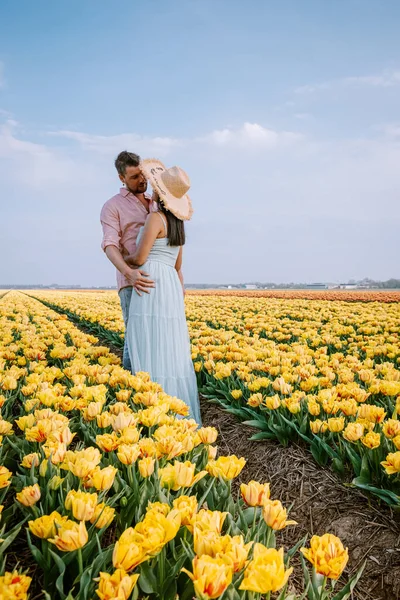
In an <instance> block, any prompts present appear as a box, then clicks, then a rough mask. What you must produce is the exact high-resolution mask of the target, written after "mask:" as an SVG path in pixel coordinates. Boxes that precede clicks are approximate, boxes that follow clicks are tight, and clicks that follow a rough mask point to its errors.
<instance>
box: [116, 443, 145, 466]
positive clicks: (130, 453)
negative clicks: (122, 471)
mask: <svg viewBox="0 0 400 600" xmlns="http://www.w3.org/2000/svg"><path fill="white" fill-rule="evenodd" d="M139 456H140V448H139V446H138V445H137V444H133V445H131V444H121V445H120V446H119V447H118V452H117V457H118V460H119V461H120V462H122V464H124V465H133V463H135V462H136V461H137V459H138V458H139Z"/></svg>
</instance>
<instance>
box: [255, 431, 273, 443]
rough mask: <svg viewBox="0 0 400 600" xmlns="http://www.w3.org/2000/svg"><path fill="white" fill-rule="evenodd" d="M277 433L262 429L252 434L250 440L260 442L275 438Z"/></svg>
mask: <svg viewBox="0 0 400 600" xmlns="http://www.w3.org/2000/svg"><path fill="white" fill-rule="evenodd" d="M275 439H276V435H275V434H274V433H268V432H267V431H260V433H255V434H254V435H252V436H251V438H250V440H251V441H254V442H258V441H260V440H275Z"/></svg>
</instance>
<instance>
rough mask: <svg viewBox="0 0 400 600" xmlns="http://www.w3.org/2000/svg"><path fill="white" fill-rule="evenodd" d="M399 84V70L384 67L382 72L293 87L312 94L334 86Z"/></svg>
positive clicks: (299, 91)
mask: <svg viewBox="0 0 400 600" xmlns="http://www.w3.org/2000/svg"><path fill="white" fill-rule="evenodd" d="M396 85H400V70H399V69H385V70H384V71H382V73H378V74H375V75H358V76H354V77H343V78H341V79H332V80H331V81H323V82H321V83H315V84H311V85H302V86H300V87H298V88H296V89H295V92H296V93H297V94H313V93H315V92H319V91H325V90H331V89H333V88H336V87H363V86H368V87H378V88H389V87H394V86H396Z"/></svg>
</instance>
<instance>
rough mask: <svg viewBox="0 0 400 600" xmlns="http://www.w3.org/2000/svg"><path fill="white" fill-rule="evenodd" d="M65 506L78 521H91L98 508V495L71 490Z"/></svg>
mask: <svg viewBox="0 0 400 600" xmlns="http://www.w3.org/2000/svg"><path fill="white" fill-rule="evenodd" d="M64 505H65V508H66V509H67V510H71V511H72V514H73V516H74V519H76V520H77V521H90V520H91V518H92V517H93V515H94V511H95V509H96V506H97V494H89V493H87V492H81V491H76V490H70V491H69V492H68V494H67V497H66V498H65V503H64Z"/></svg>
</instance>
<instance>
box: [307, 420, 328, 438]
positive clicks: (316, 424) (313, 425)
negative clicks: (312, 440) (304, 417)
mask: <svg viewBox="0 0 400 600" xmlns="http://www.w3.org/2000/svg"><path fill="white" fill-rule="evenodd" d="M310 429H311V431H312V433H314V434H315V435H316V434H318V433H325V431H327V430H328V424H327V422H326V421H321V419H315V421H310Z"/></svg>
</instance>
